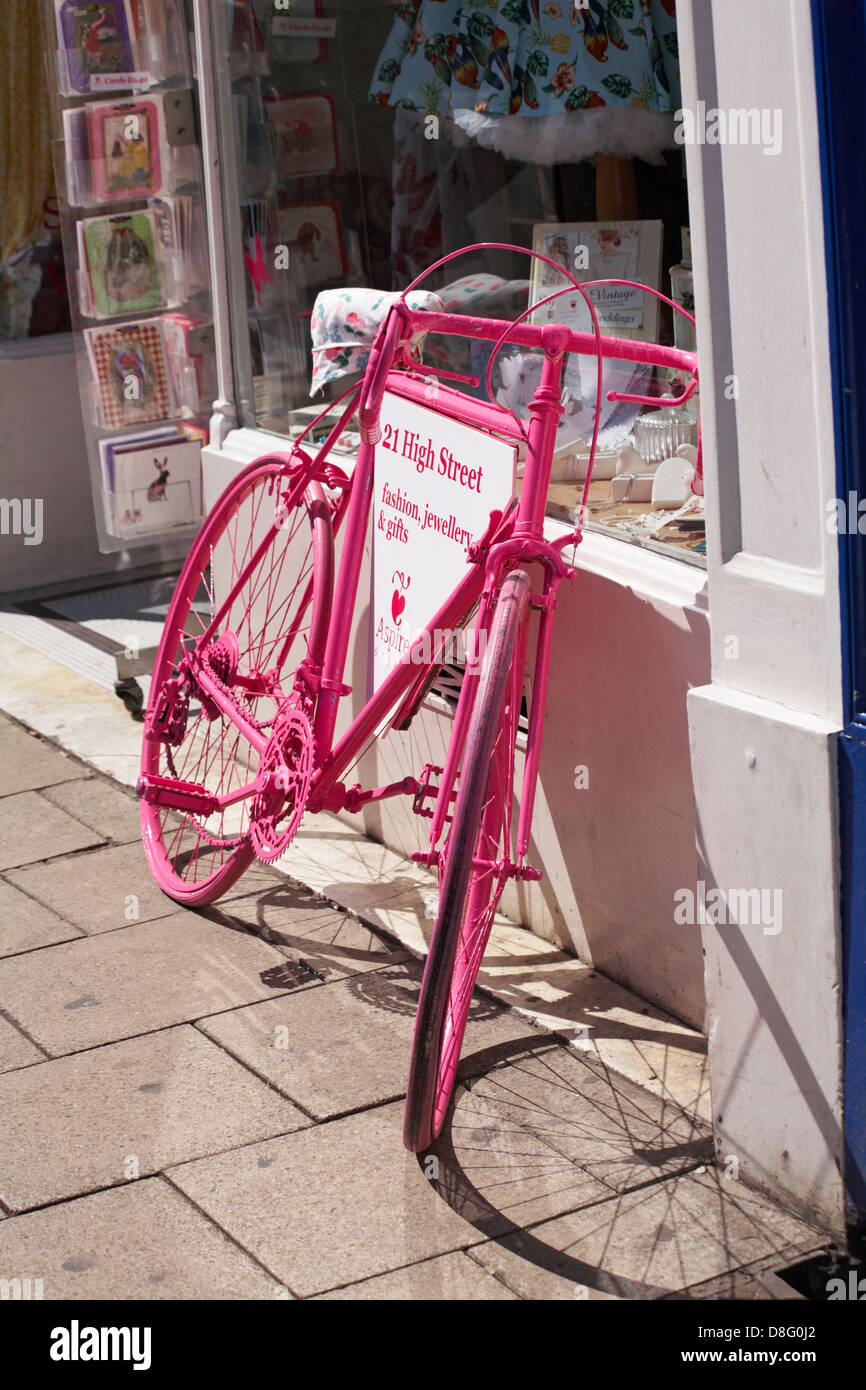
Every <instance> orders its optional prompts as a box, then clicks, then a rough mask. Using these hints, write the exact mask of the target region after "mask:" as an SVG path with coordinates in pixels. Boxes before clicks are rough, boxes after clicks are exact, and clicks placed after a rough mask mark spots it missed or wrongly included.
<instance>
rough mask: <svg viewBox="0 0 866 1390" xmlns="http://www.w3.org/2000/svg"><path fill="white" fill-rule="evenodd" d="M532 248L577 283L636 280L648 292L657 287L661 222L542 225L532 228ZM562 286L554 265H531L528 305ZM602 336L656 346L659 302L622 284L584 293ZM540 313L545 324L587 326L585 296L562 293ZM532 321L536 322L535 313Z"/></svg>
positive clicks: (579, 327) (543, 223) (660, 252)
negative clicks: (596, 318) (559, 266)
mask: <svg viewBox="0 0 866 1390" xmlns="http://www.w3.org/2000/svg"><path fill="white" fill-rule="evenodd" d="M532 249H533V251H537V252H538V253H539V254H540V255H542V256H548V257H549V258H550V260H552V261H556V262H557V264H558V265H561V266H562V267H563V268H564V269H567V270H569V271H571V273H572V274H573V275H575V276H576V278H577V279H578V280H580V281H581V282H584V281H587V280H639V281H640V282H641V283H642V284H644V285H649V286H650V287H651V288H652V289H659V288H660V287H661V273H662V224H661V222H660V221H652V222H540V223H536V225H535V226H534V227H533V229H532ZM563 284H564V281H563V279H562V278H561V277H560V276H559V275H558V274H557V272H556V270H555V269H554V267H553V266H549V265H544V264H543V262H541V261H533V263H532V277H531V280H530V289H529V301H530V303H531V304H537V303H538V301H539V300H541V299H544V298H545V297H546V296H547V295H549V294H552V293H553V292H554V291H555V290H556V289H557V288H559V287H560V286H561V285H563ZM588 293H589V295H590V297H591V299H592V302H593V305H594V307H595V311H596V314H597V315H598V322H599V327H600V329H601V331H602V332H603V333H610V334H613V335H614V336H615V337H620V338H637V339H639V340H640V341H642V342H654V341H655V339H656V338H657V337H658V326H659V301H658V300H657V299H656V297H655V296H654V295H647V294H643V293H642V292H641V291H640V290H633V289H629V288H628V287H627V286H623V285H606V286H599V287H598V288H597V289H593V290H590V291H588ZM539 313H540V314H541V315H542V316H543V319H544V321H545V322H553V321H555V322H557V323H564V324H567V325H568V326H569V327H573V328H575V329H584V330H586V329H588V328H589V327H590V320H589V314H588V311H587V309H586V304H585V302H584V299H583V296H582V295H579V294H576V295H575V296H574V298H573V299H572V298H571V297H570V296H569V295H566V294H564V295H562V296H561V297H560V298H559V299H557V300H554V302H553V303H552V304H550V305H547V306H546V307H545V308H544V309H543V310H540V311H539ZM535 317H536V322H537V321H538V315H536V316H535Z"/></svg>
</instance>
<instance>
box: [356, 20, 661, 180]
mask: <svg viewBox="0 0 866 1390" xmlns="http://www.w3.org/2000/svg"><path fill="white" fill-rule="evenodd" d="M370 98H371V100H373V101H378V102H381V103H382V104H383V105H386V106H393V107H401V108H408V109H411V110H414V111H420V112H423V113H426V114H428V115H429V114H433V113H435V114H437V115H439V116H445V117H450V118H452V119H453V120H454V121H455V123H456V124H457V125H459V126H460V127H461V128H462V129H463V130H464V131H465V132H466V133H467V134H469V135H471V136H473V137H474V138H475V139H478V140H480V142H481V143H482V144H485V145H488V146H489V147H491V148H494V149H498V150H500V151H501V152H502V153H503V154H505V155H507V156H509V157H512V158H517V159H526V160H527V161H531V162H535V163H554V162H561V161H566V160H570V161H575V160H579V159H585V158H587V157H589V156H591V155H593V154H597V153H601V152H607V153H615V154H620V155H623V156H627V155H637V156H639V157H641V158H645V159H647V158H648V159H658V158H659V156H660V151H661V150H662V149H664V148H666V147H668V146H670V145H672V144H673V143H674V140H673V119H672V117H673V113H674V112H675V111H676V110H677V109H678V108H679V106H680V104H681V97H680V88H679V60H678V53H677V35H676V18H675V10H674V0H403V3H401V5H400V7H399V9H398V12H397V16H396V18H395V20H394V24H393V27H392V30H391V33H390V35H389V37H388V39H387V42H386V44H385V47H384V48H383V50H382V53H381V54H380V57H379V61H378V63H377V66H376V71H375V74H374V77H373V82H372V85H371V88H370Z"/></svg>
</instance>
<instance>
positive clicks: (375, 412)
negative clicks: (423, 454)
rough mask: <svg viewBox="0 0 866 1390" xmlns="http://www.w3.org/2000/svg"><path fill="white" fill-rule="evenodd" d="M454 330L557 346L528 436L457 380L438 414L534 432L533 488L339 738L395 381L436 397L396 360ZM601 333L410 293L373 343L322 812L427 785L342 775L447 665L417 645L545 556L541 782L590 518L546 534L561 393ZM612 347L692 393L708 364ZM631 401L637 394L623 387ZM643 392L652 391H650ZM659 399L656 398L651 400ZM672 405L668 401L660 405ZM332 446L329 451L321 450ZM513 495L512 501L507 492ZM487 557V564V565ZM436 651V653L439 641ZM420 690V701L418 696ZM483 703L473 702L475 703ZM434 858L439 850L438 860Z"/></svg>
mask: <svg viewBox="0 0 866 1390" xmlns="http://www.w3.org/2000/svg"><path fill="white" fill-rule="evenodd" d="M418 331H420V332H427V333H442V334H454V335H459V336H461V337H466V338H470V339H474V340H476V341H488V342H494V343H498V342H504V341H508V342H509V343H511V344H517V345H518V346H521V347H526V348H541V349H542V351H543V352H544V354H545V359H544V364H543V369H542V378H541V383H540V385H539V388H538V390H537V392H536V394H535V397H534V399H533V400H532V402H531V404H530V406H529V412H530V424H529V429H528V437H527V436H526V433H525V431H524V430H523V427H522V426H521V425H520V424H519V422H517V421H516V420H515V419H514V418H513V417H512V416H511V415H510V413H509V412H507V411H505V410H503V409H502V408H501V407H499V406H494V405H493V404H488V403H486V402H484V401H481V400H478V399H477V398H474V397H470V396H467V395H465V394H462V393H460V392H457V391H454V390H452V389H450V388H448V387H445V386H438V384H437V393H436V405H435V408H436V409H437V411H440V412H441V413H443V414H446V415H450V416H452V417H453V418H455V419H458V420H461V421H463V422H465V423H467V424H472V425H474V426H476V427H478V428H480V429H486V430H489V431H491V432H493V433H495V434H497V435H500V436H504V437H506V438H510V439H514V440H516V441H519V440H521V439H523V438H525V437H527V456H526V466H525V473H524V478H523V486H522V489H521V493H520V498H519V500H518V503H517V506H516V509H514V510H513V511H512V512H511V513H510V514H509V515H508V516H500V517H498V518H497V517H496V514H494V515H493V517H492V519H491V526H490V528H489V530H488V534H487V536H486V537H485V538H483V541H482V542H481V543H476V545H475V546H474V547H473V548H472V550H471V551H470V561H471V562H472V563H470V566H469V568H468V569H467V573H466V575H465V576H464V578H463V579H462V580H461V581H460V583H459V584H458V586H457V588H456V589H455V590H454V591H453V592H452V594H451V595H449V597H448V599H447V600H446V601H445V603H444V604H443V605H442V607H441V608H440V610H439V612H438V613H436V614H435V615H434V616H433V617H432V618H431V620H430V622H429V624H428V626H427V628H426V629H425V630H424V632H423V633H422V634H421V635H420V636H419V637H418V638H417V639H416V642H415V644H414V646H413V647H412V648H411V650H410V652H409V655H408V660H406V661H404V662H401V663H400V664H399V665H398V666H396V667H395V668H394V669H393V671H392V672H391V673H390V675H389V676H387V677H386V679H385V680H384V681H383V682H382V684H381V685H380V686H379V688H378V689H377V690H376V691H375V692H374V694H373V696H372V697H371V699H370V700H369V701H368V702H367V704H366V705H365V706H364V708H363V709H362V710H361V712H360V714H358V716H357V717H356V718H355V719H354V721H353V722H352V724H351V725H350V726H349V728H348V729H347V730H346V732H345V733H344V734H343V735H342V737H341V738H340V740H339V742H338V743H337V744H336V745H334V743H333V738H334V729H335V724H336V718H337V711H338V707H339V700H340V699H341V698H342V697H343V696H344V695H345V694H347V693H348V690H347V687H345V686H344V685H343V673H344V670H345V663H346V656H347V652H348V643H349V635H350V626H351V619H352V614H353V611H354V606H355V601H356V596H357V587H358V580H359V576H360V570H361V562H362V557H363V547H364V541H365V537H366V534H367V525H368V520H369V511H370V505H371V501H372V491H373V469H374V459H375V444H376V442H377V441H378V439H379V437H380V436H379V411H380V408H381V403H382V398H383V396H384V393H385V390H386V389H387V390H389V391H392V392H394V393H395V394H397V395H400V396H403V397H405V398H408V399H411V400H416V401H417V402H418V403H419V404H422V405H427V406H429V405H430V401H429V398H428V391H429V381H430V377H429V375H428V374H426V373H425V372H424V369H423V368H419V369H418V370H416V371H410V372H406V371H393V370H392V364H393V361H394V358H395V355H396V353H397V349H398V345H399V343H400V342H402V341H403V340H404V339H406V338H408V337H409V336H410V335H411V334H412V333H414V332H418ZM597 345H598V338H597V336H596V335H595V334H593V333H583V332H575V331H572V330H569V329H568V328H565V327H564V326H562V325H559V324H553V323H550V324H544V325H543V326H542V325H536V324H527V323H524V324H521V323H518V324H516V325H515V324H513V323H510V322H503V321H501V320H498V319H488V318H477V317H467V316H464V315H454V314H448V313H445V312H441V313H431V312H429V311H420V310H415V311H413V310H411V309H409V308H408V306H407V305H406V304H405V303H404V302H403V301H402V300H401V301H398V302H397V303H396V304H395V305H394V306H393V308H392V309H391V311H390V313H389V315H388V318H387V319H386V320H385V323H384V324H383V326H382V329H381V331H380V334H379V338H378V339H377V342H376V344H375V345H374V347H373V351H372V353H371V358H370V362H369V364H368V368H367V372H366V374H365V378H364V387H363V390H362V397H361V402H360V406H359V411H358V417H359V422H360V429H361V435H362V441H363V442H362V444H361V448H360V450H359V453H358V460H357V463H356V465H355V470H354V474H353V478H352V488H351V497H350V500H349V505H348V511H347V514H346V535H345V540H344V548H343V554H342V558H341V563H340V569H339V574H338V578H337V586H336V592H335V596H334V605H333V621H332V624H331V628H330V631H329V635H328V641H327V647H326V652H325V658H324V662H323V668H322V674H321V679H320V682H319V692H320V693H319V698H318V702H317V706H316V712H315V720H314V731H315V736H316V745H317V748H318V750H319V758H320V763H319V772H318V775H317V778H316V780H315V782H314V786H313V790H312V793H311V796H310V802H309V806H310V809H311V810H313V811H316V810H323V809H340V808H341V807H343V806H345V805H347V804H351V806H352V809H358V807H359V806H360V805H362V804H364V802H365V801H369V800H378V799H381V798H382V797H384V796H389V795H399V794H405V793H410V792H411V793H414V794H417V793H418V791H419V790H420V789H421V784H419V783H417V782H416V781H415V779H413V778H406V779H404V780H403V781H402V782H400V783H396V784H394V785H393V786H392V787H386V788H378V789H376V790H374V791H370V792H364V793H361V792H360V789H358V790H357V791H355V794H354V796H351V795H350V794H349V793H348V792H347V790H346V788H345V787H343V785H342V784H341V783H340V782H339V778H340V777H341V775H342V774H343V773H344V772H345V770H346V769H347V768H349V767H350V766H351V765H352V764H353V763H354V762H355V760H356V759H357V757H358V756H359V755H360V753H361V751H362V750H363V749H364V747H366V745H367V744H368V743H369V742H370V740H371V738H372V737H373V735H374V734H375V731H376V730H377V728H379V727H380V725H381V724H382V722H383V720H384V719H385V718H386V717H387V716H388V715H389V714H390V712H391V711H392V710H394V709H395V708H400V709H402V708H406V707H407V706H409V705H410V704H411V696H412V692H413V691H414V690H416V689H418V688H419V687H420V686H422V685H423V683H424V681H425V679H426V678H427V676H428V675H429V672H430V671H431V670H432V669H435V667H436V662H435V661H432V662H425V663H417V664H416V661H415V657H416V656H417V653H419V652H420V651H422V650H424V644H425V642H426V643H429V642H430V640H431V637H432V635H433V633H434V632H435V631H436V630H437V629H438V630H440V631H442V630H453V629H454V628H455V627H457V626H459V625H460V624H461V622H462V621H464V620H465V617H466V615H467V613H469V612H470V611H471V610H472V608H473V607H474V606H475V605H476V604H477V603H479V601H480V603H481V607H480V610H479V615H478V619H477V626H478V627H481V626H482V625H485V624H486V623H487V621H488V620H489V612H488V609H489V597H490V595H491V594H492V593H493V591H494V588H495V580H496V575H497V572H498V571H499V569H500V568H501V566H502V565H503V564H506V563H510V564H514V563H518V562H520V561H521V560H522V561H523V562H525V563H530V562H532V561H542V562H543V563H544V564H546V566H547V577H546V581H545V591H544V595H543V602H544V605H545V606H544V609H543V612H542V615H541V622H540V627H539V638H538V648H537V655H536V667H535V681H534V684H533V690H534V696H533V708H532V710H531V711H530V730H529V742H528V756H527V763H526V773H525V777H526V782H527V784H528V786H529V787H530V789H532V788H533V787H534V776H535V773H537V770H538V758H539V756H540V733H541V727H540V726H541V717H542V714H543V706H544V692H545V689H546V684H547V672H548V669H549V663H550V650H551V637H552V617H553V610H554V607H555V589H556V587H557V586H558V584H559V582H560V581H561V579H562V578H564V577H565V575H566V574H567V573H569V572H570V571H568V570H567V569H566V567H565V566H564V565H563V564H562V561H561V558H560V552H561V551H562V550H563V549H565V548H567V547H568V546H570V545H576V544H577V543H578V542H579V540H580V535H581V527H580V525H579V526H578V527H577V529H576V531H575V532H574V533H571V534H569V535H567V536H565V537H563V538H561V539H559V540H558V541H556V542H555V543H554V544H552V545H550V544H548V543H547V542H545V540H544V529H543V527H544V514H545V506H546V500H547V489H548V484H549V480H550V464H551V458H552V453H553V445H554V441H555V433H556V425H557V422H558V420H559V417H560V415H561V413H562V405H561V401H560V381H561V374H562V368H563V363H564V359H565V355H566V354H567V353H568V352H578V353H584V354H586V353H593V354H594V353H595V352H596V351H597ZM601 345H602V352H603V356H604V357H606V358H612V359H616V360H620V361H626V362H645V363H651V364H654V365H657V366H660V367H666V368H671V369H673V370H675V371H677V372H680V373H686V374H687V375H688V376H689V377H690V378H691V382H690V386H689V388H688V389H687V391H686V392H685V395H684V396H683V397H681V398H680V399H684V398H685V397H687V396H688V395H690V394H691V393H692V391H693V390H694V389H695V387H696V385H697V361H696V356H695V354H694V353H690V352H686V351H684V350H681V349H677V348H668V347H661V346H659V345H656V344H648V343H643V342H634V341H632V340H630V339H621V338H610V337H605V338H602V339H601ZM619 398H620V399H631V398H630V397H626V396H620V397H619ZM639 399H641V400H643V398H639ZM647 399H650V398H647ZM661 403H663V402H662V401H661V400H660V399H658V398H656V399H654V400H652V404H654V405H658V404H661ZM321 453H322V451H321V450H320V454H321ZM505 501H506V503H508V502H510V499H505ZM481 561H486V563H483V564H482V563H481ZM426 650H428V651H429V650H430V647H429V645H428V646H427V648H426ZM467 675H468V680H467V681H464V687H466V685H467V684H469V683H470V682H471V680H472V678H473V677H475V678H477V672H468V673H467ZM407 697H408V698H407ZM470 703H471V701H470V700H469V699H468V698H467V700H466V701H463V700H461V705H463V706H464V707H465V708H468V707H469V705H470ZM464 733H465V729H464V728H463V726H462V720H461V711H460V706H458V717H457V722H456V724H455V728H454V731H453V734H452V738H451V740H450V744H449V753H448V758H447V763H446V767H445V768H444V769H443V775H442V783H441V785H442V787H444V788H450V787H451V786H452V785H453V780H454V777H455V776H456V770H457V765H458V764H459V759H460V756H461V754H462V744H463V735H464ZM448 799H449V798H448V795H447V794H446V795H445V796H444V797H442V796H440V797H439V798H438V799H437V806H436V811H435V813H434V820H433V826H432V827H431V843H433V844H435V842H436V838H437V835H438V833H439V832H441V829H442V826H443V824H444V819H445V816H446V814H447V808H448ZM531 801H532V796H531V795H530V796H527V797H525V798H522V801H521V817H520V826H519V829H518V849H519V852H520V853H525V850H526V847H527V845H528V841H529V823H530V820H531V811H532V806H531ZM428 862H432V857H428Z"/></svg>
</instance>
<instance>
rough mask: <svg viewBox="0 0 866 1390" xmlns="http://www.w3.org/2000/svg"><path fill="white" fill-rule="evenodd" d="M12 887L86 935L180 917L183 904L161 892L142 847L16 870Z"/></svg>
mask: <svg viewBox="0 0 866 1390" xmlns="http://www.w3.org/2000/svg"><path fill="white" fill-rule="evenodd" d="M7 878H8V879H9V882H10V883H14V884H15V886H16V887H18V888H21V889H23V890H24V892H25V893H28V894H29V895H30V896H31V897H32V898H37V899H38V900H39V901H40V902H42V903H44V904H45V906H46V907H50V908H52V909H53V910H54V911H55V912H56V913H58V914H59V915H60V916H62V917H65V918H67V920H68V921H70V922H73V923H74V924H75V926H76V927H79V928H80V929H81V931H83V932H84V933H86V935H87V936H95V935H97V934H98V933H99V932H106V931H114V930H115V929H116V928H117V927H124V926H128V925H129V923H130V922H147V921H152V920H153V919H154V918H157V917H169V916H171V915H172V914H173V913H177V911H178V905H177V903H176V902H174V901H173V900H172V899H171V898H168V897H166V895H165V893H163V892H161V891H160V889H159V888H157V886H156V884H155V883H154V881H153V879H152V878H151V876H150V872H149V870H148V867H147V861H146V860H145V857H144V850H143V848H142V846H141V845H140V844H139V843H135V844H128V845H109V846H107V847H105V848H99V849H95V850H93V851H92V852H90V853H88V854H78V855H76V856H75V862H74V863H72V862H71V861H70V860H68V859H53V860H51V861H49V863H47V864H31V865H28V866H27V868H24V869H11V870H10V871H9V873H8V874H7Z"/></svg>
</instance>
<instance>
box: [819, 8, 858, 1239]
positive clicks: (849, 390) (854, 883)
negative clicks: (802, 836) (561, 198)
mask: <svg viewBox="0 0 866 1390" xmlns="http://www.w3.org/2000/svg"><path fill="white" fill-rule="evenodd" d="M812 30H813V41H814V50H815V72H816V87H817V97H818V122H819V128H820V139H821V166H822V194H823V200H824V239H825V245H826V259H827V291H828V305H829V316H830V354H831V367H832V374H833V410H834V420H835V435H836V477H837V483H838V491H837V496H838V497H839V498H841V499H844V500H845V502H846V506H847V505H848V504H849V500H850V494H851V493H854V494H855V495H856V498H857V499H858V500H859V499H861V498H866V171H864V155H863V146H864V138H866V98H864V93H866V0H812ZM864 511H866V508H864ZM858 520H859V513H858ZM849 524H850V518H849ZM863 525H864V529H866V518H864V521H863ZM839 585H840V603H841V612H842V678H843V691H844V701H845V704H844V709H845V715H844V717H845V728H844V731H843V733H842V735H841V737H840V739H839V827H840V838H841V879H842V883H841V890H842V900H841V912H842V932H843V988H844V1022H845V1152H846V1189H847V1195H848V1204H849V1212H850V1216H851V1220H852V1223H853V1224H855V1225H857V1226H863V1225H866V535H860V534H855V535H850V534H842V528H841V527H840V535H839Z"/></svg>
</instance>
